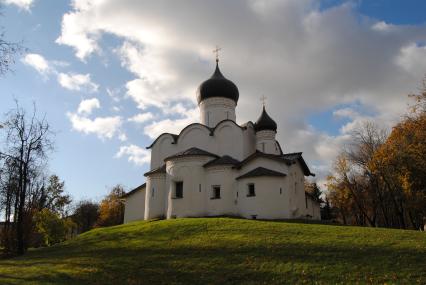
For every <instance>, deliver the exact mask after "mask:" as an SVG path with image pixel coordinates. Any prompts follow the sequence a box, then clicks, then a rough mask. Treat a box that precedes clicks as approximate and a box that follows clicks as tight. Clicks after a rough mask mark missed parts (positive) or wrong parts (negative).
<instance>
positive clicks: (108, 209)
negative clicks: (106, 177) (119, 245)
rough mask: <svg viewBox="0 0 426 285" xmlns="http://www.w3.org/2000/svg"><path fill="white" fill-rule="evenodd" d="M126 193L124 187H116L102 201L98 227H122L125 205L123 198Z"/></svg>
mask: <svg viewBox="0 0 426 285" xmlns="http://www.w3.org/2000/svg"><path fill="white" fill-rule="evenodd" d="M125 193H126V192H125V191H124V189H123V186H122V185H116V186H114V187H113V188H112V189H111V191H110V193H109V194H108V195H107V196H106V197H105V198H104V199H103V200H102V201H101V203H100V205H99V219H98V222H97V225H98V226H101V227H106V226H114V225H120V224H122V223H123V220H124V204H123V201H122V198H121V197H122V196H123V195H124V194H125Z"/></svg>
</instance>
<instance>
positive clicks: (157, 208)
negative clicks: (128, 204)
mask: <svg viewBox="0 0 426 285" xmlns="http://www.w3.org/2000/svg"><path fill="white" fill-rule="evenodd" d="M165 186H166V175H165V174H164V173H158V174H152V175H150V176H148V177H147V179H146V190H145V216H144V218H145V220H150V219H155V218H163V217H165V208H166V201H167V200H166V188H165Z"/></svg>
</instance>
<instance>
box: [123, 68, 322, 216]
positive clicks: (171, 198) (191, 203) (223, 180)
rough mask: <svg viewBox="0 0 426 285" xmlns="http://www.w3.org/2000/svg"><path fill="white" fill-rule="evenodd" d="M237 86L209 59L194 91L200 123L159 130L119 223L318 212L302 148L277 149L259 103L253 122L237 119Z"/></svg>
mask: <svg viewBox="0 0 426 285" xmlns="http://www.w3.org/2000/svg"><path fill="white" fill-rule="evenodd" d="M238 99H239V91H238V88H237V86H236V85H235V84H234V83H233V82H232V81H230V80H228V79H226V78H225V77H224V76H223V75H222V73H221V71H220V69H219V65H218V61H216V69H215V71H214V73H213V75H212V76H211V77H210V78H209V79H208V80H206V81H204V82H203V83H202V84H201V85H200V87H199V88H198V91H197V101H198V106H199V109H200V123H194V124H190V125H188V126H187V127H185V128H184V129H183V130H181V132H180V133H179V134H171V133H163V134H161V135H160V136H159V137H158V138H157V139H156V140H154V142H153V143H152V144H151V145H150V146H148V147H147V148H148V149H150V150H151V167H150V169H151V170H150V171H148V172H147V173H145V174H144V176H145V177H146V183H144V184H142V185H141V186H139V187H137V188H136V189H134V190H132V191H131V192H129V193H128V194H127V195H126V196H125V197H124V198H125V218H124V219H125V222H130V221H134V220H142V219H145V220H149V219H154V218H167V219H170V218H180V217H205V216H222V215H229V216H239V217H244V218H250V219H300V218H303V219H306V218H309V219H317V220H318V219H320V206H319V202H318V201H316V199H315V198H314V197H312V196H311V195H310V194H309V193H307V192H305V187H304V181H305V177H306V176H310V175H314V174H312V173H311V172H310V170H309V168H308V166H307V164H306V162H305V161H304V159H303V157H302V153H283V151H282V149H281V146H280V144H279V142H278V141H277V140H276V133H277V124H276V122H275V121H274V120H273V119H272V118H271V117H270V116H269V115H268V114H267V112H266V110H265V107H263V110H262V112H261V115H260V117H259V118H258V120H257V121H256V122H255V123H252V122H247V123H245V124H243V125H238V124H237V123H236V112H235V108H236V106H237V103H238Z"/></svg>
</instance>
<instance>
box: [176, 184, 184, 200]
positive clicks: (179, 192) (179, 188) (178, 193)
mask: <svg viewBox="0 0 426 285" xmlns="http://www.w3.org/2000/svg"><path fill="white" fill-rule="evenodd" d="M175 198H176V199H181V198H183V182H182V181H177V182H175Z"/></svg>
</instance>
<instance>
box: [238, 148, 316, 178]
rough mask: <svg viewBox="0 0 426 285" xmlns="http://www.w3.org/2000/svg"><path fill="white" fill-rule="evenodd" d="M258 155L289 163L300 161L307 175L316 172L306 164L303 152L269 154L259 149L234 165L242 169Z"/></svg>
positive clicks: (312, 174)
mask: <svg viewBox="0 0 426 285" xmlns="http://www.w3.org/2000/svg"><path fill="white" fill-rule="evenodd" d="M258 157H263V158H267V159H272V160H275V161H278V162H283V163H286V164H287V165H291V164H294V163H296V161H298V162H299V163H300V165H301V167H302V169H303V174H304V175H305V176H309V175H311V176H315V174H314V173H312V172H311V171H310V170H309V167H308V165H307V164H306V162H305V160H304V159H303V157H302V153H301V152H294V153H286V154H269V153H264V152H261V151H259V150H256V151H255V152H254V153H253V154H251V155H249V156H248V157H247V158H245V159H244V160H243V161H241V162H240V163H239V164H237V165H235V166H234V167H235V168H238V169H240V168H241V167H243V166H244V165H245V164H247V163H248V162H250V161H252V160H253V159H255V158H258Z"/></svg>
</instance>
